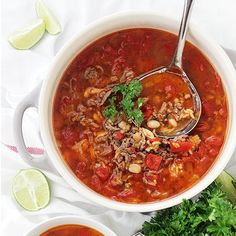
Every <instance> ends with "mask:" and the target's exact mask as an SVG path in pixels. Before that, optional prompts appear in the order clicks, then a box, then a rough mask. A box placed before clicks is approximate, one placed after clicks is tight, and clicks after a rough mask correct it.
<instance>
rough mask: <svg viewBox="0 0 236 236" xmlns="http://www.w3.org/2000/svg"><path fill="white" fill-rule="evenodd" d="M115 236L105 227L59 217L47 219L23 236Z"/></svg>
mask: <svg viewBox="0 0 236 236" xmlns="http://www.w3.org/2000/svg"><path fill="white" fill-rule="evenodd" d="M78 235H81V236H117V235H116V234H115V233H114V232H113V231H111V230H110V229H108V228H107V227H106V226H105V225H103V224H100V223H99V222H97V221H94V220H91V219H85V218H82V217H79V216H60V217H54V218H51V219H48V220H46V221H44V222H42V223H40V224H38V225H36V226H35V227H34V228H33V229H31V230H30V231H29V232H27V233H26V235H25V236H78Z"/></svg>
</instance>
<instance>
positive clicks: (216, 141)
mask: <svg viewBox="0 0 236 236" xmlns="http://www.w3.org/2000/svg"><path fill="white" fill-rule="evenodd" d="M205 143H206V144H207V145H210V146H213V147H214V146H215V147H220V146H221V145H222V144H223V139H222V138H220V137H217V136H215V135H212V136H210V137H208V138H207V139H206V140H205Z"/></svg>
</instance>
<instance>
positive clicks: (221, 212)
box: [142, 183, 236, 236]
mask: <svg viewBox="0 0 236 236" xmlns="http://www.w3.org/2000/svg"><path fill="white" fill-rule="evenodd" d="M142 230H143V232H144V234H145V236H235V235H236V206H235V205H233V204H232V203H231V202H230V201H229V200H228V199H227V197H226V195H225V193H224V192H222V190H221V189H220V186H219V185H218V184H216V183H213V184H211V185H210V186H209V187H208V188H207V189H205V190H204V191H203V192H202V194H201V197H200V198H199V199H198V201H195V202H194V201H192V200H183V202H182V203H181V204H180V205H179V206H177V207H172V208H169V209H165V210H162V211H158V212H157V213H156V216H155V217H153V218H152V219H151V221H150V222H145V223H144V224H143V229H142Z"/></svg>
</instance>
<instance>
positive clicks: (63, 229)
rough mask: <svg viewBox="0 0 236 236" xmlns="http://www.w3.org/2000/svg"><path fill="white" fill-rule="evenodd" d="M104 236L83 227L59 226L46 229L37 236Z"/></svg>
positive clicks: (94, 230)
mask: <svg viewBox="0 0 236 236" xmlns="http://www.w3.org/2000/svg"><path fill="white" fill-rule="evenodd" d="M77 235H81V236H83V235H84V236H85V235H86V236H104V234H102V233H100V232H98V231H97V230H96V229H92V228H90V227H88V226H84V225H60V226H57V227H53V228H51V229H48V230H47V231H45V232H43V233H41V234H40V235H39V236H77Z"/></svg>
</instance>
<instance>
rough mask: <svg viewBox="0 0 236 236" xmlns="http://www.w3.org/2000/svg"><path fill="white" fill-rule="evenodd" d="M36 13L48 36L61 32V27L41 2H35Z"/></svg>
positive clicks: (40, 0) (38, 0) (39, 0)
mask: <svg viewBox="0 0 236 236" xmlns="http://www.w3.org/2000/svg"><path fill="white" fill-rule="evenodd" d="M36 12H37V14H38V16H39V17H41V18H43V20H44V22H45V26H46V30H47V31H48V33H49V34H58V33H60V32H61V25H60V24H59V22H58V21H57V19H56V18H55V16H54V15H53V14H52V12H51V11H50V10H49V9H48V8H47V7H46V5H45V4H44V2H43V1H42V0H37V1H36Z"/></svg>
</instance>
